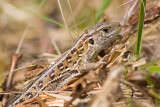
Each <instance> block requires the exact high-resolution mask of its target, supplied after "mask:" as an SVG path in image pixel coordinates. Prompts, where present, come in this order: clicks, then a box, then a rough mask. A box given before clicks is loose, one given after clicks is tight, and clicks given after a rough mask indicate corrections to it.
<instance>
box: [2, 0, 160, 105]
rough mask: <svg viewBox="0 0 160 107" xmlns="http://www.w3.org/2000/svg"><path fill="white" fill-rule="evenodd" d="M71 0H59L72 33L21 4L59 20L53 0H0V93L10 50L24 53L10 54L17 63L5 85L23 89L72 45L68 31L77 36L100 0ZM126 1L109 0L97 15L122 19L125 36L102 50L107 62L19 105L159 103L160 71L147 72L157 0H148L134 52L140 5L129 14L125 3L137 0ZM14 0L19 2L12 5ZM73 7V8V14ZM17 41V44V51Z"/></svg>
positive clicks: (159, 8) (154, 51)
mask: <svg viewBox="0 0 160 107" xmlns="http://www.w3.org/2000/svg"><path fill="white" fill-rule="evenodd" d="M69 1H70V5H71V7H68V2H67V1H65V0H61V6H62V10H63V14H64V17H65V19H66V24H67V25H68V27H69V31H71V35H69V33H67V32H68V31H67V30H66V29H65V28H63V27H60V26H58V25H56V24H54V23H52V22H50V21H47V20H44V19H43V18H40V17H38V16H36V15H34V14H32V13H30V12H26V11H24V10H23V9H20V8H27V9H28V10H31V11H33V12H35V13H37V14H39V15H42V16H46V17H48V18H50V19H54V20H55V21H57V22H59V23H63V22H64V21H63V18H62V16H61V12H60V9H59V6H58V2H57V0H26V1H19V0H14V1H8V3H6V2H3V1H2V2H0V3H1V8H0V10H1V11H0V13H1V14H0V20H1V21H0V22H1V23H0V31H1V35H0V38H1V39H0V71H1V72H0V84H1V86H2V87H1V92H2V93H3V91H2V90H3V89H4V88H5V86H6V83H5V84H3V82H4V79H5V76H6V74H7V73H8V72H9V70H11V67H10V66H9V65H10V60H11V57H12V55H13V54H14V53H19V54H22V56H23V57H22V58H21V59H19V60H20V61H19V62H16V60H17V59H15V60H14V61H15V62H16V63H17V66H16V63H15V66H14V67H13V68H12V69H14V70H12V71H13V72H15V75H14V77H13V80H12V86H11V87H10V89H9V90H7V89H5V90H7V91H10V90H12V91H15V90H21V89H22V87H24V85H26V86H27V85H28V83H29V82H30V81H33V80H34V78H35V77H36V76H38V74H40V73H41V72H43V71H44V69H46V68H47V67H48V66H49V65H50V64H52V63H53V62H54V61H55V60H56V59H57V58H58V57H59V55H61V53H64V52H65V51H67V50H68V49H69V48H71V47H72V45H73V42H72V39H71V38H70V36H71V37H73V41H75V40H76V39H77V38H78V36H77V35H76V34H81V33H82V32H83V30H84V29H85V28H87V27H89V26H90V25H91V24H92V23H93V22H94V19H95V11H96V10H98V9H99V8H100V6H101V3H102V1H100V0H69ZM126 2H127V0H119V1H117V0H112V2H111V3H110V4H109V6H108V7H107V9H105V11H104V14H103V15H102V17H101V20H100V21H103V20H104V19H105V21H107V22H110V21H111V22H114V21H116V22H120V23H125V24H124V25H125V26H124V27H123V29H122V31H121V33H122V34H123V35H124V37H123V40H122V41H121V42H120V43H119V44H117V45H116V46H113V47H111V48H112V50H110V51H109V53H108V51H107V52H106V50H108V49H106V50H104V53H103V54H109V57H108V58H107V59H105V62H108V64H107V65H102V66H100V67H99V68H97V69H96V70H95V71H92V70H91V71H90V72H89V73H87V74H86V75H83V76H81V77H78V78H74V79H73V80H71V81H70V82H69V83H68V84H67V85H65V86H64V87H63V88H62V89H61V90H59V91H58V92H42V93H41V94H40V95H39V96H38V97H36V98H33V99H30V100H28V101H25V102H23V103H20V104H18V105H17V106H18V107H20V106H27V107H28V106H31V107H34V106H37V104H38V106H42V107H45V106H61V107H62V106H66V107H67V106H80V107H83V106H84V107H85V106H89V107H97V106H100V107H107V106H108V107H110V106H114V107H128V106H133V107H137V106H140V107H156V106H159V104H160V93H159V91H160V89H159V88H160V86H159V81H160V73H159V72H160V71H158V69H156V70H151V71H152V72H149V68H150V67H154V66H156V67H158V66H160V60H159V59H160V51H159V50H160V45H159V42H160V37H159V33H160V30H159V29H160V28H159V26H160V23H159V15H160V2H158V0H154V1H151V0H147V6H146V18H145V29H144V32H143V34H144V35H143V40H142V51H141V54H140V56H139V57H137V56H136V55H135V48H136V40H137V38H136V35H137V26H138V9H139V5H135V6H134V8H133V10H132V12H131V13H129V14H128V15H129V16H128V17H127V16H126V13H127V12H130V11H129V9H130V7H132V6H133V4H134V3H135V2H136V0H131V1H130V2H128V3H126ZM124 3H126V4H124ZM13 4H14V5H16V6H18V7H20V8H15V7H14V5H13ZM123 4H124V5H123ZM71 8H72V12H73V14H71V13H72V12H71V11H70V9H71ZM73 16H74V18H75V21H74V20H73ZM124 16H125V17H124ZM100 21H99V22H100ZM75 23H76V25H77V28H76V27H75ZM77 31H79V32H80V33H79V32H77ZM24 32H25V33H24ZM75 32H76V33H75ZM23 34H25V36H24V35H23ZM22 37H24V40H22ZM128 38H129V39H128ZM20 41H21V42H22V44H21V45H20V44H19V42H20ZM18 46H19V47H21V48H19V49H18V50H19V51H16V50H17V47H18ZM101 57H102V56H101ZM12 60H13V59H12ZM150 69H151V68H150ZM154 71H155V72H154ZM6 72H7V73H6Z"/></svg>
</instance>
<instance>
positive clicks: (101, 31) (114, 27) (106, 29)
mask: <svg viewBox="0 0 160 107" xmlns="http://www.w3.org/2000/svg"><path fill="white" fill-rule="evenodd" d="M120 30H121V25H120V24H119V23H117V22H102V23H98V24H96V25H95V26H93V27H91V28H89V29H87V32H88V35H90V37H89V43H90V44H92V45H95V46H96V47H97V48H99V49H98V50H101V49H104V48H107V47H109V46H112V45H113V44H114V43H115V42H116V41H117V39H119V38H120V37H121V36H120V35H119V32H120Z"/></svg>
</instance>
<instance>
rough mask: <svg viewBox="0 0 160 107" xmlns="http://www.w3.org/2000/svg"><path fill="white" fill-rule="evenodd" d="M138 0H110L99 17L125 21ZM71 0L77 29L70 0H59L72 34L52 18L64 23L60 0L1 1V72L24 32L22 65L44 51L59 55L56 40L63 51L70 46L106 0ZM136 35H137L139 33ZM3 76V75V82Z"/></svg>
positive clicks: (1, 79)
mask: <svg viewBox="0 0 160 107" xmlns="http://www.w3.org/2000/svg"><path fill="white" fill-rule="evenodd" d="M135 1H136V0H111V1H110V2H109V3H108V6H107V8H106V9H105V11H104V13H103V15H102V17H101V18H100V21H103V20H104V19H105V21H107V22H120V23H121V22H123V21H124V20H126V17H125V14H126V12H127V11H128V9H129V8H130V7H131V6H132V5H133V3H134V2H135ZM69 2H70V5H71V8H72V12H73V15H74V18H75V22H76V25H77V28H78V32H77V30H76V27H75V24H74V20H73V18H72V14H71V11H70V7H69V5H68V3H67V1H66V0H60V4H61V6H62V11H63V13H64V17H65V20H66V23H67V25H68V26H69V29H70V30H71V35H69V33H68V31H67V30H66V29H65V28H63V27H61V26H59V25H57V24H55V23H53V22H52V21H51V20H54V21H55V22H58V23H61V24H63V25H65V24H64V21H63V18H62V14H61V12H60V8H59V5H58V0H14V1H13V0H5V1H0V5H1V6H0V75H2V74H4V72H8V71H9V65H10V60H11V56H12V55H13V54H14V53H15V52H16V50H17V47H18V45H19V42H20V41H21V38H22V36H23V35H24V33H25V38H24V41H23V43H22V46H21V48H20V51H19V53H21V54H22V55H23V58H22V59H21V63H20V64H19V66H20V67H21V66H24V65H25V64H26V63H27V62H30V61H33V60H37V59H39V58H43V57H45V55H46V54H44V53H49V54H55V55H56V54H57V51H56V49H55V44H56V45H57V47H58V49H59V50H60V52H61V53H63V52H65V51H66V50H68V49H69V48H71V46H72V45H73V44H74V42H75V40H76V39H77V38H78V37H79V36H80V34H82V32H83V30H84V29H86V28H87V27H89V26H91V25H93V24H94V23H95V14H96V12H97V11H98V10H99V9H100V8H101V7H102V5H103V2H104V1H103V0H69ZM156 2H157V0H153V1H151V0H147V6H150V5H153V4H154V3H156ZM136 9H139V5H137V8H136V7H135V11H136ZM133 12H134V11H133ZM100 21H99V22H100ZM152 31H153V30H152ZM151 33H153V32H151ZM157 33H158V32H157V31H156V33H154V34H155V35H157ZM147 34H149V33H147ZM71 38H72V39H71ZM134 38H135V39H136V37H134ZM134 44H135V42H133V46H135V45H134ZM133 49H134V47H133ZM4 77H5V76H2V77H0V84H1V83H2V82H3V80H4Z"/></svg>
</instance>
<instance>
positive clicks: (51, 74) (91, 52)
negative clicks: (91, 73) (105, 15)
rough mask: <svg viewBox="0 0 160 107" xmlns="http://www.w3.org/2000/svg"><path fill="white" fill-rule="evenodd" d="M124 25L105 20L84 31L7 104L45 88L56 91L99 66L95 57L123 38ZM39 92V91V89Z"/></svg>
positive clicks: (28, 96) (8, 106)
mask: <svg viewBox="0 0 160 107" xmlns="http://www.w3.org/2000/svg"><path fill="white" fill-rule="evenodd" d="M120 29H121V25H120V24H119V23H116V22H102V23H98V24H96V25H94V26H93V27H90V28H88V29H86V30H85V31H84V33H83V34H82V35H81V36H80V38H79V39H78V40H77V41H76V43H75V44H74V45H73V47H72V48H71V49H70V50H69V51H68V52H67V53H66V54H65V55H63V56H61V57H60V58H59V59H58V60H57V61H56V62H55V63H54V64H53V65H51V66H50V67H49V68H48V69H46V70H45V71H44V72H43V73H42V74H41V75H40V76H39V77H38V78H37V79H35V80H34V81H33V82H32V83H31V84H30V85H29V86H28V87H27V88H26V89H25V90H23V91H22V92H24V93H22V94H19V95H17V96H15V98H14V99H13V100H11V101H9V102H8V103H7V105H6V107H11V106H13V105H16V104H17V103H21V102H23V101H25V100H27V99H30V98H33V97H36V96H37V95H38V94H39V92H41V91H44V90H45V91H46V90H47V91H49V90H52V91H56V90H58V89H60V88H61V87H62V86H64V85H65V84H66V83H67V82H68V81H69V80H71V79H72V78H73V77H75V76H78V75H81V74H83V73H84V72H85V71H87V70H89V69H91V68H93V67H96V65H94V64H95V63H96V62H94V61H93V59H94V58H95V57H96V56H97V55H98V54H99V52H100V51H101V50H103V49H107V48H109V47H110V46H112V45H113V44H114V43H115V41H116V40H117V39H118V38H119V36H118V35H119V32H120ZM36 91H38V92H36Z"/></svg>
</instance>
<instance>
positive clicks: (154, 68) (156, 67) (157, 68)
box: [148, 66, 160, 75]
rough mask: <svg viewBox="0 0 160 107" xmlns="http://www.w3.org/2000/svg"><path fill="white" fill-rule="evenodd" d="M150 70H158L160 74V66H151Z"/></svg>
mask: <svg viewBox="0 0 160 107" xmlns="http://www.w3.org/2000/svg"><path fill="white" fill-rule="evenodd" d="M148 71H149V72H157V73H158V74H159V75H160V66H151V67H150V68H149V69H148Z"/></svg>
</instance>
